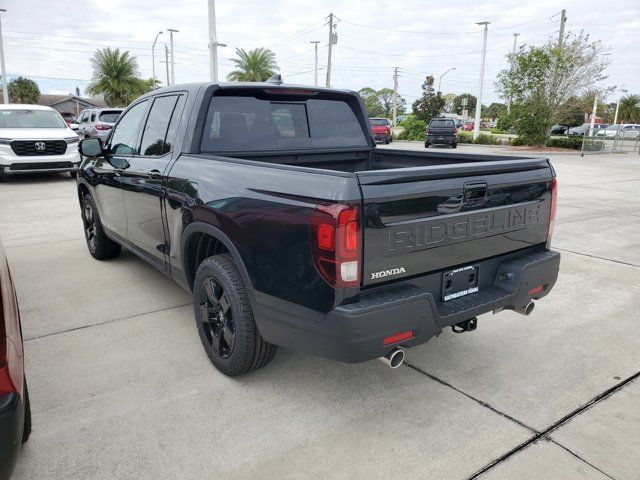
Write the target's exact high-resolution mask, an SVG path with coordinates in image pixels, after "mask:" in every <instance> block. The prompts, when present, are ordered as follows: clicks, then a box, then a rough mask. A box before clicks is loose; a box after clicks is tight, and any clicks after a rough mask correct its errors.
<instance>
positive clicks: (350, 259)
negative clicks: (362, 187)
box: [311, 204, 362, 288]
mask: <svg viewBox="0 0 640 480" xmlns="http://www.w3.org/2000/svg"><path fill="white" fill-rule="evenodd" d="M361 237H362V236H361V230H360V218H359V210H358V207H356V206H354V205H343V204H334V205H318V206H317V207H316V213H315V214H314V216H313V218H312V221H311V250H312V253H313V259H314V263H315V266H316V269H317V270H318V272H319V273H320V275H322V278H324V279H325V280H326V281H327V283H329V285H331V286H333V287H338V288H341V287H354V286H358V285H360V268H361V257H362V248H361V245H362V238H361Z"/></svg>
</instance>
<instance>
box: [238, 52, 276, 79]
mask: <svg viewBox="0 0 640 480" xmlns="http://www.w3.org/2000/svg"><path fill="white" fill-rule="evenodd" d="M236 55H237V58H232V59H231V61H232V62H233V63H235V64H236V69H235V70H233V71H232V72H231V73H229V75H227V79H229V80H231V81H232V82H264V81H265V80H268V79H269V77H270V76H271V75H273V74H274V73H276V70H280V69H279V68H278V65H277V64H276V54H275V53H273V52H272V51H271V50H269V49H268V48H255V49H253V50H249V51H248V52H247V51H246V50H245V49H243V48H236Z"/></svg>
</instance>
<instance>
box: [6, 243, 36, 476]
mask: <svg viewBox="0 0 640 480" xmlns="http://www.w3.org/2000/svg"><path fill="white" fill-rule="evenodd" d="M30 433H31V409H30V406H29V394H28V393H27V383H26V381H25V378H24V355H23V346H22V329H21V326H20V312H19V311H18V300H17V298H16V292H15V289H14V287H13V281H12V280H11V272H10V271H9V265H8V263H7V257H6V255H5V252H4V247H3V246H2V243H1V242H0V480H6V479H8V478H9V477H10V476H11V473H12V472H13V468H14V466H15V463H16V458H17V455H18V450H19V448H20V445H21V444H22V443H24V442H26V441H27V439H28V438H29V434H30Z"/></svg>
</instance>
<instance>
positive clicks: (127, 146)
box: [109, 100, 148, 156]
mask: <svg viewBox="0 0 640 480" xmlns="http://www.w3.org/2000/svg"><path fill="white" fill-rule="evenodd" d="M147 103H148V101H147V100H144V101H142V102H140V103H138V104H136V105H134V106H133V107H131V108H130V109H129V110H128V111H127V112H126V113H125V114H124V116H123V117H122V119H120V122H119V123H118V125H116V128H115V130H114V131H113V134H112V135H111V142H110V148H109V149H110V150H111V153H113V154H114V155H128V156H130V155H134V154H135V153H136V147H137V145H136V143H137V140H138V132H139V131H140V124H141V123H142V120H143V118H144V114H145V112H146V110H147Z"/></svg>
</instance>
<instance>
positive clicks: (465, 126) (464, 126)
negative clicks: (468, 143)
mask: <svg viewBox="0 0 640 480" xmlns="http://www.w3.org/2000/svg"><path fill="white" fill-rule="evenodd" d="M474 125H475V122H469V121H467V122H464V123H463V124H462V125H461V126H460V130H462V131H465V132H473V126H474Z"/></svg>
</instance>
